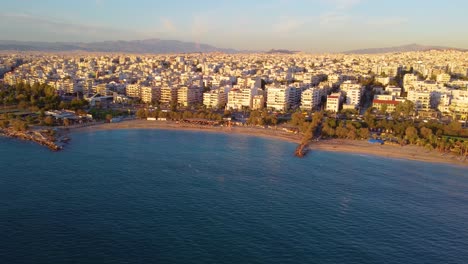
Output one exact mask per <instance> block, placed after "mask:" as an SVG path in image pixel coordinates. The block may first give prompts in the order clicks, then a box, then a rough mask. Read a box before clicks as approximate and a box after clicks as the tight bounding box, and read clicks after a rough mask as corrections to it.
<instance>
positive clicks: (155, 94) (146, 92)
mask: <svg viewBox="0 0 468 264" xmlns="http://www.w3.org/2000/svg"><path fill="white" fill-rule="evenodd" d="M160 99H161V88H160V87H150V86H143V87H141V100H142V101H143V102H145V103H152V102H159V100H160Z"/></svg>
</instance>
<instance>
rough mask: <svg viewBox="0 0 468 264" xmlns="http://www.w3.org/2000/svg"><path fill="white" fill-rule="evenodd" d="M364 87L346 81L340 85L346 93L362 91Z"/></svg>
mask: <svg viewBox="0 0 468 264" xmlns="http://www.w3.org/2000/svg"><path fill="white" fill-rule="evenodd" d="M362 88H363V87H362V85H360V84H359V83H356V82H353V81H345V82H343V83H342V84H341V85H340V89H341V90H342V91H344V92H346V91H348V90H354V89H362Z"/></svg>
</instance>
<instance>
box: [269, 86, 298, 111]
mask: <svg viewBox="0 0 468 264" xmlns="http://www.w3.org/2000/svg"><path fill="white" fill-rule="evenodd" d="M291 89H295V88H292V87H289V86H285V85H281V86H279V87H278V86H270V87H267V89H266V90H267V100H266V105H267V107H268V108H271V109H274V110H277V111H286V110H288V109H289V108H290V107H291V100H290V97H291V93H292V92H291Z"/></svg>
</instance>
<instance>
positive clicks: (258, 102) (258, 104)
mask: <svg viewBox="0 0 468 264" xmlns="http://www.w3.org/2000/svg"><path fill="white" fill-rule="evenodd" d="M264 105H265V96H263V94H257V95H255V96H254V97H253V99H252V109H253V110H261V109H263V107H264Z"/></svg>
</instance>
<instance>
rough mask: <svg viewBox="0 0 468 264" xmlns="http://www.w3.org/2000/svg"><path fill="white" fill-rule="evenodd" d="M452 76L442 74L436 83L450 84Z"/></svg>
mask: <svg viewBox="0 0 468 264" xmlns="http://www.w3.org/2000/svg"><path fill="white" fill-rule="evenodd" d="M450 78H451V77H450V74H447V73H441V74H439V75H437V76H436V81H437V82H438V83H448V82H450Z"/></svg>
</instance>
